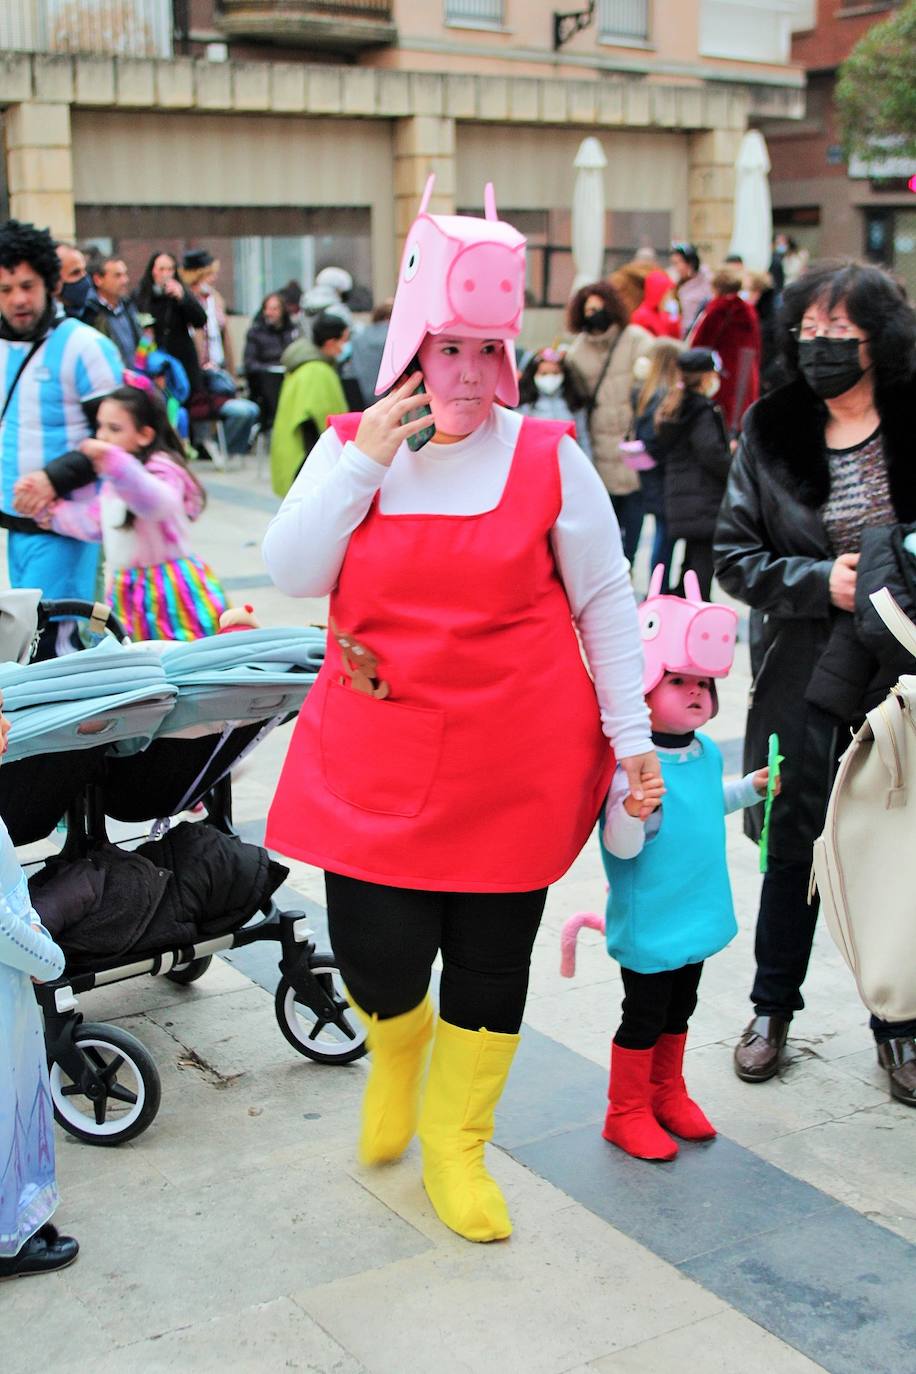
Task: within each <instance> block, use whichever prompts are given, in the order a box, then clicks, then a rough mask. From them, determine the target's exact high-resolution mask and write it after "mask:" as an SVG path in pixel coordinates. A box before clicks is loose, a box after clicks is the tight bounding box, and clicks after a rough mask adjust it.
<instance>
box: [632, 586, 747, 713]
mask: <svg viewBox="0 0 916 1374" xmlns="http://www.w3.org/2000/svg"><path fill="white" fill-rule="evenodd" d="M664 572H665V570H664V567H663V565H662V564H661V563H659V565H658V567H657V568H656V569H655V571H654V572H653V574H652V581H651V582H650V583H649V595H648V596H647V597H646V599H645V601H644V602H643V603H642V605H641V606H640V607H639V608H638V612H637V614H638V616H639V630H640V634H641V636H642V653H643V677H642V689H643V692H644V693H648V692H651V691H652V688H653V687H657V686H658V684H659V683H660V682H661V680H662V678H663V677H664V675H665V673H684V674H685V675H686V676H688V677H708V678H717V677H727V676H728V674H729V673H730V672H731V667H732V664H733V663H734V661H735V644H736V642H737V639H738V613H737V611H735V610H733V609H732V607H731V606H723V605H721V604H720V603H719V602H714V601H704V600H703V598H702V596H701V595H700V584H699V582H698V581H697V575H696V573H695V572H686V573H685V574H684V595H683V596H663V595H661V585H662V578H663V576H664ZM712 696H713V703H714V705H715V711H714V712H713V715H715V714H716V711H718V709H719V703H718V697H717V695H716V690H715V683H713V691H712Z"/></svg>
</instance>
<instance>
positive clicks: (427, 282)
mask: <svg viewBox="0 0 916 1374" xmlns="http://www.w3.org/2000/svg"><path fill="white" fill-rule="evenodd" d="M435 180H436V178H435V175H431V176H430V177H429V180H428V181H427V183H426V189H425V190H424V192H423V199H422V200H421V202H420V210H419V214H418V215H417V218H416V219H415V220H414V222H413V224H412V225H411V226H410V231H409V232H408V235H407V242H406V243H405V245H404V256H403V257H402V259H401V270H400V274H399V276H398V285H397V290H396V292H395V297H394V309H393V310H392V312H391V322H390V324H389V326H388V338H387V341H386V343H385V352H384V353H383V355H382V365H381V367H380V368H379V374H378V381H377V382H376V384H375V392H376V395H381V393H382V392H384V391H388V390H389V389H390V388H391V387H392V386H394V384H395V382H396V381H397V380H398V379H399V378H400V377H401V376H402V375H403V373H404V372H405V371H406V369H407V367H408V366H409V365H410V362H411V361H412V359H413V357H414V355H415V354H416V352H417V349H418V348H419V347H420V344H421V343H422V342H423V340H424V339H425V337H426V335H427V334H454V335H455V336H456V337H457V338H465V339H502V340H503V343H504V344H505V361H504V364H503V368H502V372H501V374H500V378H499V385H498V387H497V390H496V397H497V400H499V401H501V402H502V403H503V405H507V406H514V405H517V404H518V377H517V375H516V368H515V346H514V343H513V340H514V339H516V338H518V333H519V330H520V329H521V320H522V307H523V305H524V300H525V238H524V236H523V235H522V234H520V233H519V232H518V230H517V229H513V228H512V225H511V224H506V222H505V221H504V220H501V219H500V218H499V217H498V215H497V213H496V196H495V194H494V191H493V186H492V184H491V183H489V182H488V183H487V187H486V191H485V193H484V215H485V218H484V219H478V218H476V216H473V215H431V214H430V213H429V210H428V208H427V207H428V206H429V202H430V197H431V196H432V193H433V186H434V185H435Z"/></svg>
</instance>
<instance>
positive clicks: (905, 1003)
mask: <svg viewBox="0 0 916 1374" xmlns="http://www.w3.org/2000/svg"><path fill="white" fill-rule="evenodd" d="M871 601H872V604H873V605H874V607H875V610H876V611H877V612H878V614H879V615H880V617H881V619H882V620H883V621H884V623H885V625H886V626H887V628H888V629H889V630H890V631H891V633H892V634H893V635H894V636H895V637H896V638H897V639H898V640H899V641H900V643H901V644H903V646H904V648H906V649H908V650H909V651H910V653H912V654H913V656H914V658H916V625H914V623H913V622H912V621H911V620H910V619H909V618H908V617H907V616H906V615H904V613H903V611H902V610H901V609H900V606H899V605H898V604H897V602H896V601H895V600H894V598H893V597H892V596H891V594H890V592H889V591H888V590H887V588H886V587H885V588H882V590H881V591H880V592H875V593H874V594H873V595H872V597H871ZM811 887H812V894H813V892H814V889H815V887H816V888H817V891H818V892H819V893H820V897H821V906H822V909H823V912H824V919H825V921H826V922H827V928H828V930H829V931H830V934H831V935H832V936H833V939H834V941H835V943H836V945H837V947H838V949H839V951H840V953H841V954H842V956H843V958H844V959H845V960H846V962H847V964H848V965H849V967H850V968H851V969H852V972H853V975H854V977H855V980H856V983H857V984H858V988H859V994H860V996H861V998H862V1001H863V1002H864V1003H865V1005H866V1006H867V1007H868V1009H869V1011H872V1012H874V1014H875V1015H876V1016H878V1017H880V1018H881V1019H882V1020H883V1021H909V1020H911V1019H912V1018H913V1017H916V676H909V675H908V676H906V677H901V679H900V681H899V682H898V683H897V685H896V687H894V688H893V689H892V690H891V692H890V695H889V696H888V697H887V698H886V699H885V700H884V701H883V702H882V703H881V705H880V706H877V707H875V709H874V710H873V711H869V713H868V715H867V716H866V718H865V722H864V723H863V725H862V726H861V728H860V729H859V730H858V731H857V732H856V733H855V735H853V738H852V743H851V744H850V746H849V748H848V749H847V750H846V753H845V754H844V755H843V757H842V759H841V760H840V767H839V771H838V773H837V776H836V781H835V783H834V785H833V791H832V792H831V794H830V803H829V805H828V807H827V819H826V822H825V825H824V833H823V834H822V835H821V837H820V838H819V839H817V840H815V842H814V868H813V872H812V885H811Z"/></svg>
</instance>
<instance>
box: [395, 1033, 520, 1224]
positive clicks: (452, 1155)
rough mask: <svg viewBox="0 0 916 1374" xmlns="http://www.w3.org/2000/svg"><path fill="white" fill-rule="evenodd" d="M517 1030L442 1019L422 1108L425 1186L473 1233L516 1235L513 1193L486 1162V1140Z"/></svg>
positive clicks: (447, 1217)
mask: <svg viewBox="0 0 916 1374" xmlns="http://www.w3.org/2000/svg"><path fill="white" fill-rule="evenodd" d="M518 1043H519V1037H518V1036H517V1035H500V1034H496V1033H495V1032H491V1031H486V1030H480V1031H469V1030H462V1029H461V1028H460V1027H458V1026H452V1025H450V1024H449V1023H448V1022H447V1021H443V1020H442V1019H441V1018H440V1020H439V1024H438V1027H437V1029H436V1041H435V1045H434V1046H433V1055H432V1060H431V1061H430V1066H429V1078H428V1079H427V1083H426V1092H425V1094H424V1098H423V1110H422V1112H421V1114H420V1141H421V1144H422V1146H423V1186H424V1187H425V1189H426V1191H427V1193H428V1194H429V1198H430V1201H431V1202H432V1204H433V1206H434V1207H435V1209H436V1211H437V1213H438V1214H439V1219H440V1221H444V1222H445V1224H446V1226H449V1227H451V1229H452V1230H453V1231H457V1232H458V1234H459V1236H464V1238H465V1240H477V1241H486V1240H504V1239H505V1238H506V1236H509V1235H511V1234H512V1223H511V1221H510V1220H509V1213H508V1211H507V1209H506V1202H505V1199H504V1197H503V1195H502V1193H501V1192H500V1190H499V1188H498V1187H497V1185H496V1182H495V1180H494V1179H493V1178H491V1177H490V1175H489V1174H488V1173H487V1170H486V1169H485V1167H484V1162H483V1155H484V1145H485V1143H486V1142H487V1141H488V1140H490V1139H491V1138H492V1135H493V1114H494V1112H495V1110H496V1104H497V1102H498V1101H499V1099H500V1097H501V1096H502V1092H503V1088H504V1087H505V1086H506V1079H507V1078H508V1077H509V1069H510V1068H511V1067H512V1060H513V1058H514V1056H515V1051H516V1049H517V1048H518Z"/></svg>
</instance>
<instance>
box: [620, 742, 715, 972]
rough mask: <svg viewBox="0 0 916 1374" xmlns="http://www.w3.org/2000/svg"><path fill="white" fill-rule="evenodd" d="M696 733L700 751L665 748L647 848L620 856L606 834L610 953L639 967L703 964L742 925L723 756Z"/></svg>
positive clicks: (658, 968)
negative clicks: (732, 871)
mask: <svg viewBox="0 0 916 1374" xmlns="http://www.w3.org/2000/svg"><path fill="white" fill-rule="evenodd" d="M696 739H697V741H698V742H699V743H700V745H701V749H700V750H685V751H683V752H680V753H672V754H665V753H662V754H661V755H660V758H661V768H662V777H663V779H664V783H665V789H666V790H665V798H664V801H663V803H662V809H661V813H660V814H661V825H660V827H659V829H658V830H657V832H656V833H655V834H654V835H651V836H650V835H647V837H646V842H645V845H644V847H643V849H642V852H641V853H640V854H637V855H636V857H635V858H632V859H618V858H615V857H614V855H613V854H611V853H609V852H608V850H607V848H606V847H605V845H604V842H603V838H602V843H601V857H602V859H603V861H604V869H605V872H606V873H607V878H608V884H609V887H610V891H609V893H608V902H607V914H606V927H607V947H608V953H609V954H611V955H612V957H613V958H615V959H616V960H617V961H618V962H619V963H620V964H622V965H623V966H624V968H629V969H633V970H634V971H635V972H636V973H664V972H666V971H668V970H671V969H678V968H683V967H684V965H685V964H697V963H699V962H700V961H701V960H703V959H707V958H709V956H710V955H711V954H715V953H717V951H718V950H720V949H723V948H724V947H725V945H727V944H728V942H729V941H730V940H731V939H733V937H734V936H735V934H736V933H737V930H738V926H737V923H736V921H735V911H734V906H733V904H732V894H731V887H730V885H729V881H728V869H727V867H726V863H725V802H724V798H723V793H722V755H721V754H720V752H719V750H718V748H717V746H716V745H715V744H713V742H712V740H711V739H709V738H707V736H705V735H697V737H696ZM603 830H604V825H603V816H602V826H601V833H602V836H603Z"/></svg>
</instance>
